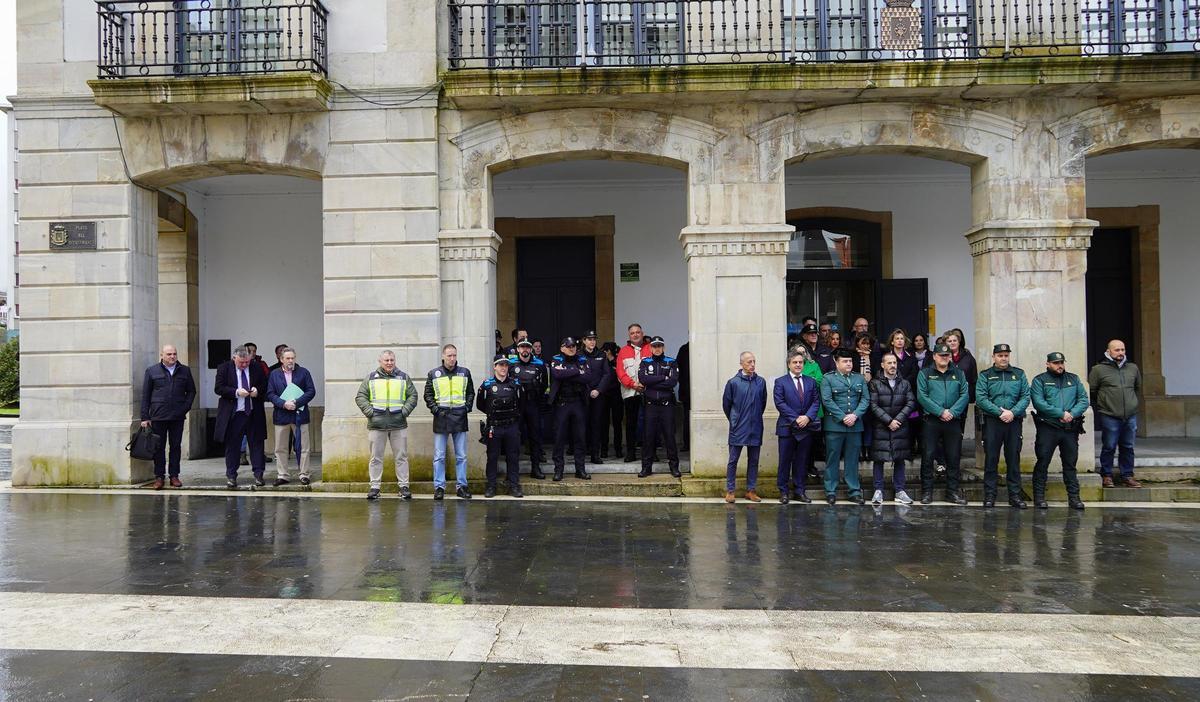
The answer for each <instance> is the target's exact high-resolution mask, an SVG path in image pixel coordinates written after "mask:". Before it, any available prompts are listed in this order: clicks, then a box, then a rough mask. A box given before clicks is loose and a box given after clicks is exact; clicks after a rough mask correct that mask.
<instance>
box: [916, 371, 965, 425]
mask: <svg viewBox="0 0 1200 702" xmlns="http://www.w3.org/2000/svg"><path fill="white" fill-rule="evenodd" d="M970 401H971V386H969V385H967V376H966V374H965V373H963V372H962V369H960V368H959V367H958V366H956V365H954V364H950V366H949V367H948V368H946V372H945V373H943V372H941V371H939V370H938V369H937V366H934V365H932V364H930V366H929V367H928V368H922V369H921V370H920V372H918V373H917V404H919V405H921V409H923V410H925V414H931V415H933V416H935V417H940V416H941V414H942V410H950V414H952V415H954V418H955V419H958V418H959V417H962V416H963V415H965V414H966V412H967V404H968V403H970Z"/></svg>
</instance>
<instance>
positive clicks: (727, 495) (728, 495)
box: [725, 492, 737, 504]
mask: <svg viewBox="0 0 1200 702" xmlns="http://www.w3.org/2000/svg"><path fill="white" fill-rule="evenodd" d="M725 501H726V502H728V503H729V504H733V503H734V502H736V501H737V495H735V494H733V493H732V492H727V493H725Z"/></svg>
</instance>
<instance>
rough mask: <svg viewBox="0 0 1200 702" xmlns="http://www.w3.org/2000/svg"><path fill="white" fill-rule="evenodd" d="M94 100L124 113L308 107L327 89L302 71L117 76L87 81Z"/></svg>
mask: <svg viewBox="0 0 1200 702" xmlns="http://www.w3.org/2000/svg"><path fill="white" fill-rule="evenodd" d="M88 86H89V87H91V89H92V94H93V95H94V96H95V99H96V104H97V105H99V106H101V107H106V108H108V109H110V110H112V111H113V112H116V113H117V114H120V115H123V116H125V117H160V116H167V115H221V114H255V113H259V114H261V113H285V112H312V111H321V110H327V109H329V102H330V95H331V94H332V92H333V88H332V86H331V85H330V83H329V81H328V80H326V79H325V78H324V77H323V76H321V75H318V74H316V73H310V72H307V71H296V72H289V73H274V74H269V75H236V76H232V75H230V76H225V75H223V76H188V77H178V78H175V77H171V78H166V77H151V78H117V79H106V80H91V81H88Z"/></svg>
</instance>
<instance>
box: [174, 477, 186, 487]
mask: <svg viewBox="0 0 1200 702" xmlns="http://www.w3.org/2000/svg"><path fill="white" fill-rule="evenodd" d="M171 487H183V483H181V482H179V478H178V477H176V476H174V475H172V476H171Z"/></svg>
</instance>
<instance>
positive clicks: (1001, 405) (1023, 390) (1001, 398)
mask: <svg viewBox="0 0 1200 702" xmlns="http://www.w3.org/2000/svg"><path fill="white" fill-rule="evenodd" d="M975 409H977V410H979V411H980V412H982V413H983V414H985V415H988V416H990V417H999V416H1000V413H1001V412H1002V411H1003V410H1012V413H1013V415H1015V416H1017V417H1024V416H1025V411H1026V410H1028V409H1029V381H1028V380H1027V379H1026V378H1025V371H1023V370H1021V369H1020V368H1017V367H1016V366H1009V367H1008V368H1005V369H1003V370H1001V369H999V368H997V367H996V366H992V367H991V368H988V369H987V370H985V371H984V372H982V373H980V374H979V379H978V380H976V381H975Z"/></svg>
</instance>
